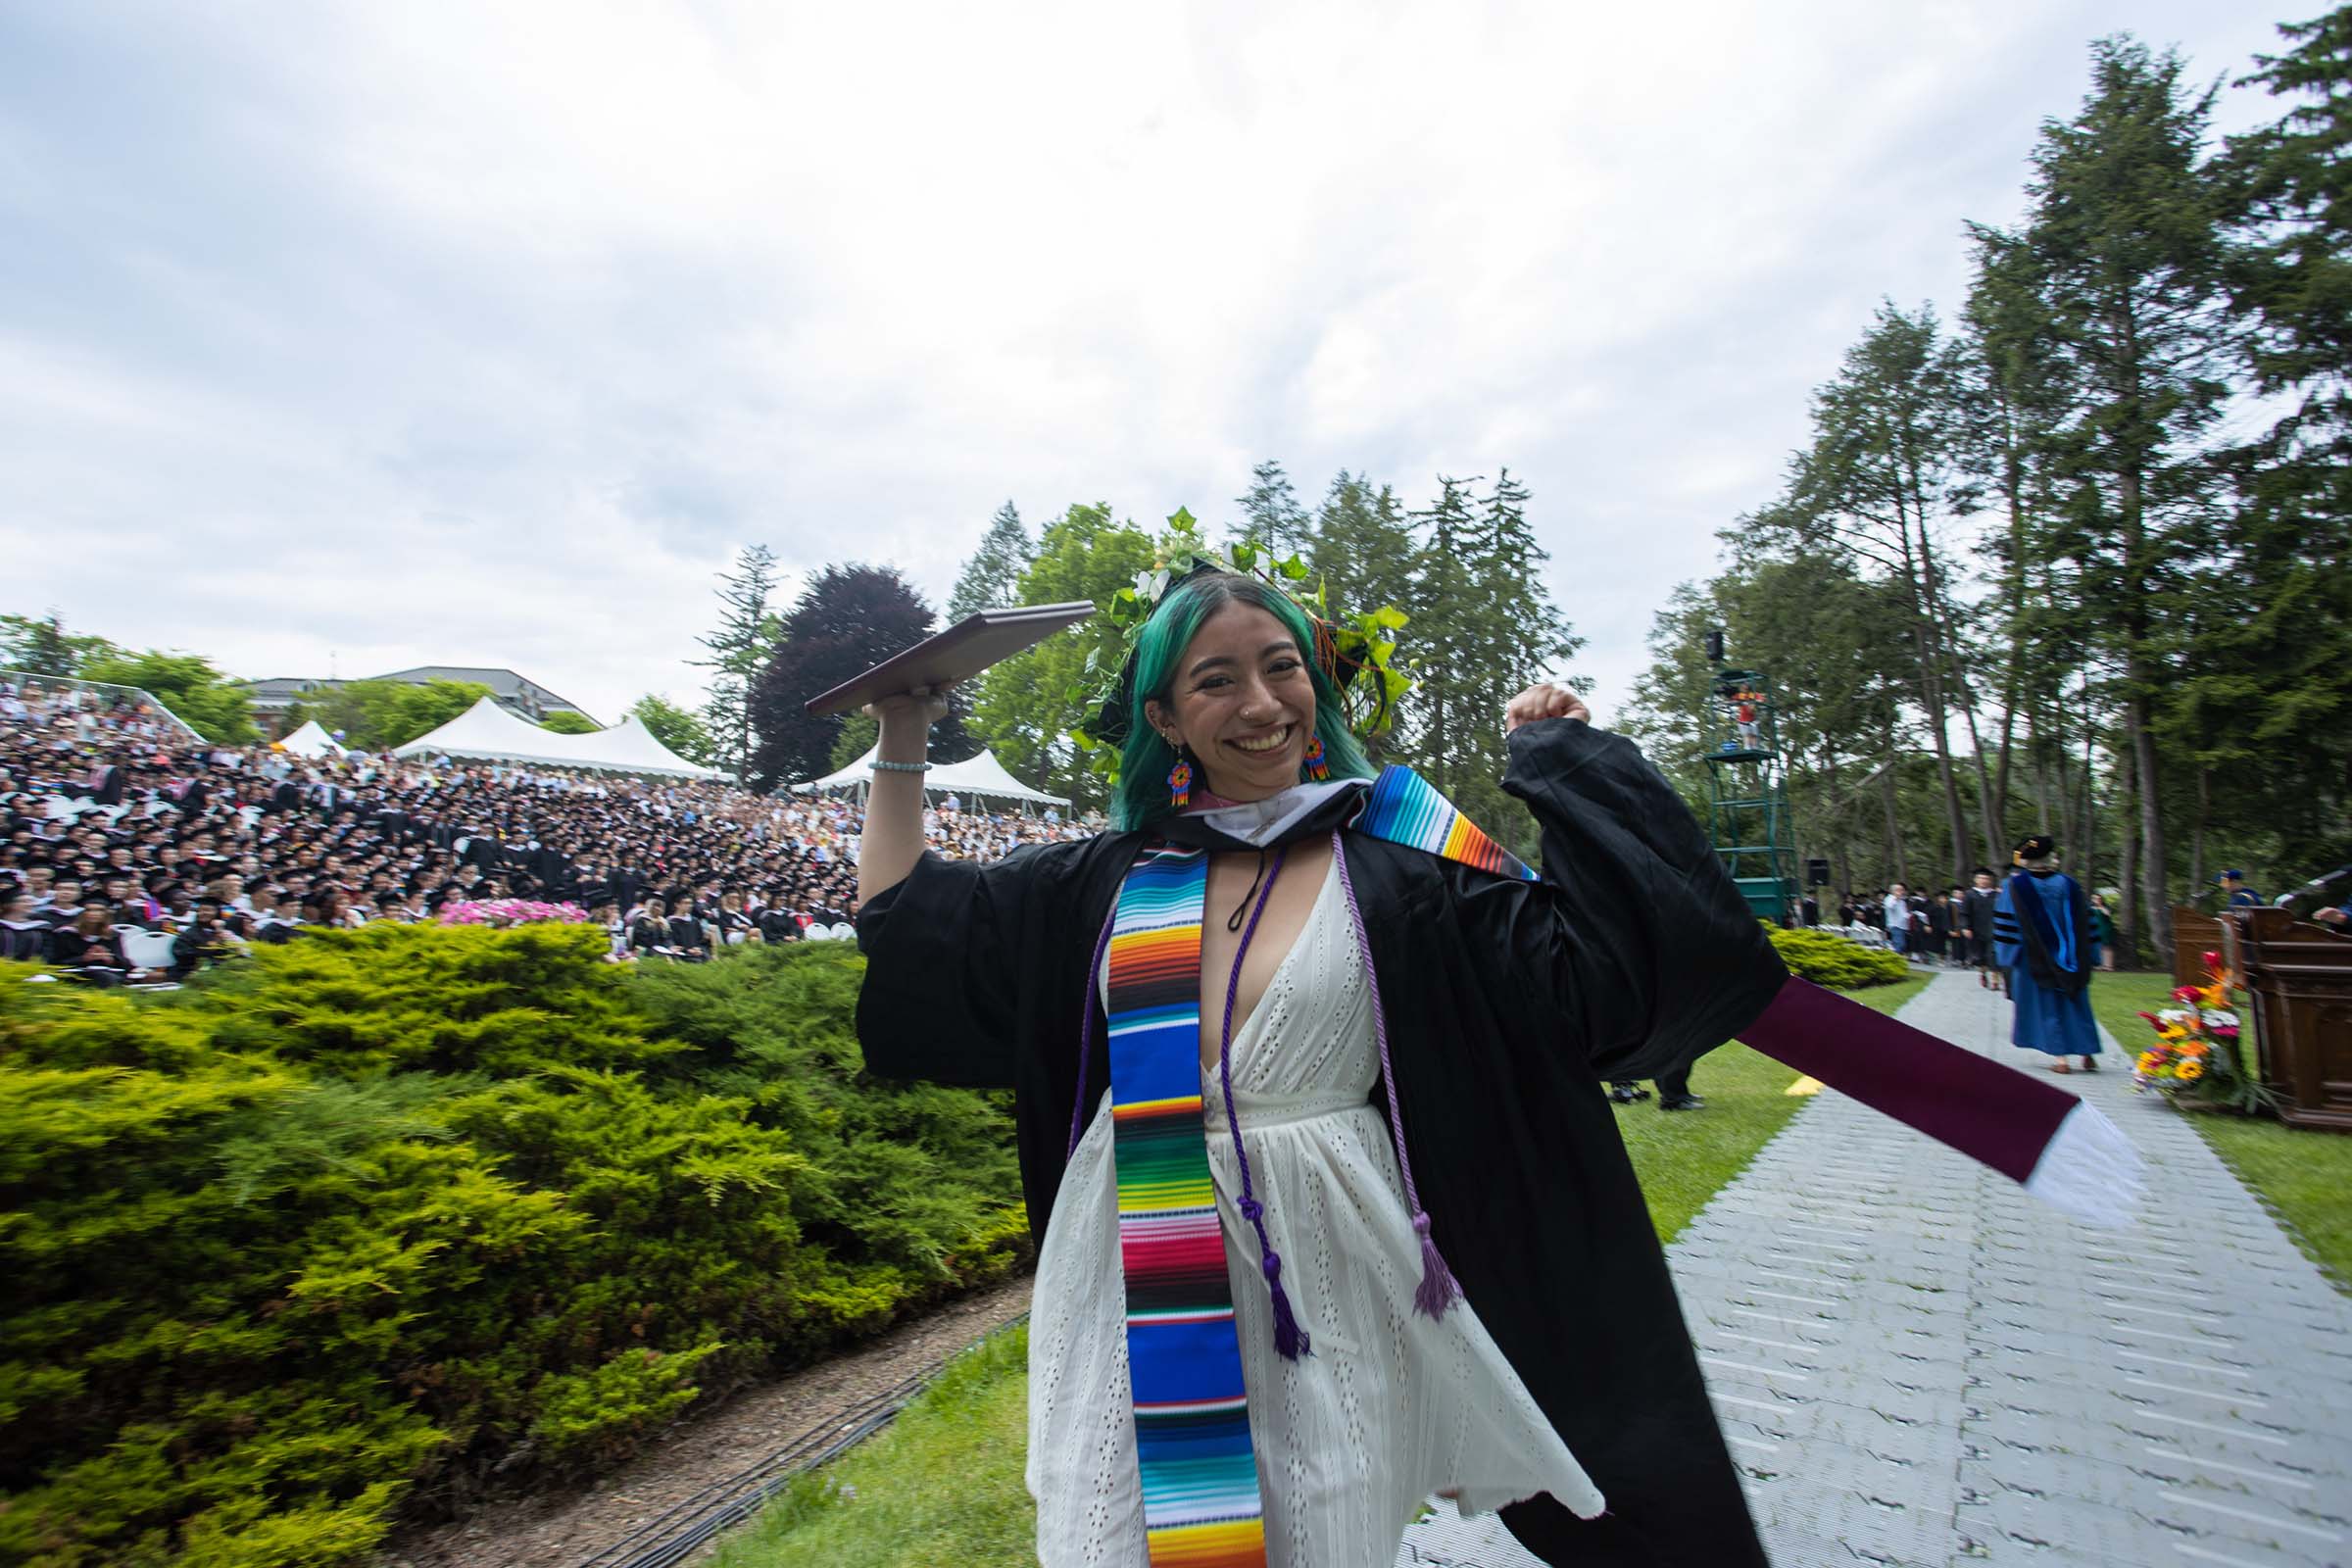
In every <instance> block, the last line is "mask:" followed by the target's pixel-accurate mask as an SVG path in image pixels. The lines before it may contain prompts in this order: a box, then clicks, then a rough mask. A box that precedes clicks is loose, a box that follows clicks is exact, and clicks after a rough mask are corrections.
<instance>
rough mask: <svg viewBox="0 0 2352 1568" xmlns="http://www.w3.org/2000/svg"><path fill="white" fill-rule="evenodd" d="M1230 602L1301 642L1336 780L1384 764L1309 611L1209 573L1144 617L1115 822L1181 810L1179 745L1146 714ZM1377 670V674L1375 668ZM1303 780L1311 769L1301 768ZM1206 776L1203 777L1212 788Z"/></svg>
mask: <svg viewBox="0 0 2352 1568" xmlns="http://www.w3.org/2000/svg"><path fill="white" fill-rule="evenodd" d="M1227 605H1249V606H1250V607H1252V608H1254V609H1257V610H1262V611H1264V612H1265V613H1267V614H1269V615H1272V616H1273V617H1274V618H1275V619H1276V620H1279V621H1281V622H1282V629H1283V630H1285V631H1287V632H1289V633H1290V634H1291V640H1292V641H1293V642H1296V643H1297V644H1298V645H1299V658H1300V659H1301V660H1303V661H1304V662H1305V663H1306V671H1307V678H1308V679H1309V680H1310V681H1312V682H1313V683H1314V688H1315V719H1314V732H1315V733H1316V734H1317V735H1319V736H1321V737H1322V739H1323V762H1324V765H1325V766H1326V767H1328V768H1330V769H1331V776H1332V777H1333V778H1370V777H1372V776H1373V774H1374V773H1376V772H1378V771H1379V770H1378V769H1377V768H1375V767H1374V766H1373V765H1372V762H1371V760H1370V759H1369V758H1367V757H1365V756H1364V748H1363V746H1362V744H1361V743H1360V742H1358V741H1357V740H1356V738H1355V735H1354V733H1353V732H1352V731H1350V730H1349V729H1348V718H1347V713H1346V711H1345V710H1343V709H1342V708H1341V706H1340V691H1339V688H1338V687H1337V686H1334V685H1333V684H1332V680H1331V674H1330V672H1329V671H1328V670H1326V669H1325V668H1324V667H1323V663H1322V661H1320V660H1318V659H1317V658H1316V657H1315V641H1316V639H1315V629H1314V627H1313V626H1312V625H1310V624H1308V622H1307V618H1306V612H1305V611H1303V610H1300V609H1299V606H1298V603H1297V602H1296V601H1294V600H1293V599H1292V598H1291V597H1290V596H1289V595H1288V594H1285V593H1282V592H1280V591H1279V590H1277V589H1273V588H1269V587H1267V586H1266V585H1265V584H1264V583H1262V582H1259V581H1258V580H1257V579H1256V578H1255V577H1249V576H1244V575H1241V574H1240V573H1237V572H1226V571H1204V572H1201V573H1200V574H1199V575H1197V576H1193V577H1188V578H1186V579H1185V580H1184V581H1182V582H1180V583H1178V584H1177V585H1176V586H1175V587H1173V588H1170V589H1169V590H1168V592H1167V595H1166V597H1164V598H1162V599H1161V600H1160V602H1159V605H1158V607H1157V608H1156V609H1154V610H1153V611H1152V618H1151V619H1149V620H1147V621H1145V622H1144V627H1143V630H1142V631H1141V632H1140V633H1138V634H1137V636H1136V642H1135V686H1134V693H1135V695H1134V699H1133V704H1132V707H1131V709H1130V715H1131V716H1130V720H1129V725H1128V731H1127V740H1126V743H1125V744H1124V745H1123V746H1122V747H1121V748H1120V750H1119V783H1118V788H1117V790H1116V791H1115V792H1114V793H1113V794H1112V796H1111V799H1110V820H1111V825H1112V826H1114V827H1118V828H1122V829H1127V828H1143V827H1150V826H1151V825H1152V823H1154V822H1156V821H1158V820H1159V819H1160V818H1162V817H1165V816H1173V815H1175V814H1176V808H1175V807H1173V806H1171V805H1170V804H1169V803H1168V770H1169V769H1170V768H1172V767H1174V766H1175V765H1176V750H1175V748H1174V747H1172V746H1170V745H1169V744H1168V743H1167V742H1166V741H1165V740H1163V739H1161V738H1160V733H1159V731H1158V730H1156V729H1153V728H1152V726H1151V724H1150V723H1149V722H1147V721H1146V720H1145V718H1144V704H1145V703H1147V702H1160V703H1165V702H1167V701H1168V696H1169V693H1170V692H1171V691H1172V690H1173V689H1174V687H1175V684H1176V666H1177V665H1178V664H1179V663H1180V662H1182V661H1183V659H1184V651H1185V650H1186V649H1187V648H1190V647H1191V646H1192V645H1193V638H1194V637H1195V636H1197V635H1198V634H1199V633H1200V630H1201V623H1202V622H1203V621H1205V620H1207V619H1208V617H1209V616H1211V615H1213V614H1215V613H1217V612H1218V611H1220V610H1222V609H1224V608H1225V607H1226V606H1227ZM1375 673H1377V672H1375ZM1305 777H1306V769H1305V768H1304V766H1301V767H1300V768H1299V778H1300V779H1301V780H1303V779H1304V778H1305ZM1207 782H1208V781H1207V780H1206V779H1196V780H1195V784H1196V786H1197V787H1205V786H1206V784H1207Z"/></svg>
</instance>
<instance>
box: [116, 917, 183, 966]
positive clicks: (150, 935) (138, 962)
mask: <svg viewBox="0 0 2352 1568" xmlns="http://www.w3.org/2000/svg"><path fill="white" fill-rule="evenodd" d="M116 930H117V932H118V933H119V934H120V935H121V936H122V938H123V957H125V958H127V959H129V960H130V966H131V967H132V968H133V969H169V968H171V967H172V934H171V933H170V932H168V931H146V930H140V929H138V928H136V927H123V926H118V927H116Z"/></svg>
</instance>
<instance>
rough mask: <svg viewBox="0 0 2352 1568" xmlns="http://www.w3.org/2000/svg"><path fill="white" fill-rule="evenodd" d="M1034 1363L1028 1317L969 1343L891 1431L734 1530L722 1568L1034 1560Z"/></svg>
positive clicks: (994, 1565)
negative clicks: (1025, 1472) (1029, 1473)
mask: <svg viewBox="0 0 2352 1568" xmlns="http://www.w3.org/2000/svg"><path fill="white" fill-rule="evenodd" d="M1028 1365H1029V1329H1028V1325H1026V1324H1021V1325H1019V1326H1017V1327H1014V1328H1011V1329H1008V1330H1006V1331H1005V1332H1004V1333H1002V1334H999V1335H996V1336H995V1337H993V1338H991V1339H989V1340H985V1341H983V1342H982V1343H981V1344H980V1345H978V1346H976V1347H974V1348H972V1349H970V1350H967V1351H965V1352H964V1353H963V1354H962V1355H961V1356H959V1357H957V1358H956V1360H955V1361H953V1362H951V1363H950V1364H949V1366H948V1368H947V1370H946V1371H945V1372H943V1373H941V1374H940V1377H939V1379H938V1381H937V1382H935V1383H933V1384H932V1385H931V1387H930V1388H929V1389H928V1390H927V1391H925V1393H924V1395H923V1397H921V1398H919V1399H917V1400H916V1401H915V1402H914V1403H912V1404H910V1405H908V1406H907V1408H906V1409H905V1410H904V1411H902V1412H901V1413H900V1415H899V1418H898V1419H897V1420H896V1421H894V1422H892V1423H891V1424H890V1426H889V1427H887V1428H886V1429H884V1430H883V1431H882V1433H881V1434H879V1435H878V1436H876V1437H874V1438H873V1439H871V1440H869V1441H868V1442H866V1443H863V1444H860V1445H859V1446H857V1447H855V1448H853V1449H851V1450H850V1451H849V1452H848V1453H846V1454H844V1455H842V1456H841V1457H840V1458H839V1459H836V1460H835V1461H833V1463H831V1464H829V1465H827V1466H826V1467H825V1468H824V1469H823V1470H822V1471H820V1472H818V1473H817V1474H815V1475H807V1476H802V1477H800V1478H799V1479H798V1480H796V1481H795V1482H793V1484H792V1486H791V1487H790V1488H788V1489H787V1490H786V1491H785V1492H784V1494H783V1495H780V1496H778V1497H777V1498H776V1499H775V1500H774V1501H773V1502H771V1503H769V1504H768V1505H767V1507H766V1509H765V1510H764V1511H762V1512H761V1513H760V1514H758V1515H757V1516H755V1517H754V1518H753V1520H752V1521H751V1522H750V1523H749V1524H747V1525H745V1526H744V1527H743V1528H742V1529H740V1530H738V1531H736V1532H735V1533H734V1534H732V1535H730V1536H728V1537H726V1538H725V1544H723V1545H722V1546H720V1547H719V1549H718V1551H717V1552H716V1553H714V1554H713V1556H712V1557H711V1559H710V1561H711V1568H800V1565H801V1564H804V1563H807V1564H816V1563H822V1564H824V1565H825V1568H935V1565H937V1564H941V1563H954V1564H956V1565H957V1568H1023V1565H1024V1564H1034V1563H1035V1562H1036V1561H1037V1509H1036V1507H1035V1505H1033V1504H1032V1503H1031V1502H1030V1500H1029V1492H1028V1489H1027V1488H1026V1487H1024V1486H1023V1485H1022V1482H1021V1466H1022V1465H1023V1463H1024V1462H1025V1461H1026V1458H1027V1449H1028V1446H1029V1434H1028V1403H1029V1388H1028V1378H1027V1372H1028Z"/></svg>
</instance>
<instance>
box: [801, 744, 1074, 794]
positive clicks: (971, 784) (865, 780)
mask: <svg viewBox="0 0 2352 1568" xmlns="http://www.w3.org/2000/svg"><path fill="white" fill-rule="evenodd" d="M881 749H882V748H881V746H880V745H879V744H877V745H876V746H875V747H874V748H873V750H871V751H869V752H867V753H866V754H865V755H864V756H863V757H860V758H859V759H858V760H856V761H855V762H852V763H851V764H850V765H849V766H847V767H845V768H843V769H842V770H841V771H840V772H838V773H828V774H826V775H825V776H824V777H823V778H817V779H810V780H809V782H808V783H806V784H795V785H794V786H793V788H794V789H796V790H798V791H800V792H801V793H802V794H804V795H814V794H818V793H820V792H822V791H826V790H856V791H859V792H860V793H862V792H863V790H864V789H865V787H866V786H867V785H868V784H870V783H872V782H873V777H874V775H873V772H872V769H871V768H870V766H869V765H868V764H870V763H871V762H872V761H873V760H874V757H875V754H876V753H878V752H880V751H881ZM923 793H924V795H926V796H928V797H930V798H932V799H934V800H936V799H938V798H939V797H941V796H946V795H955V796H958V797H961V796H966V795H977V796H982V797H985V798H987V799H989V800H998V801H1021V802H1024V803H1026V804H1028V805H1031V806H1067V805H1069V804H1070V802H1069V797H1067V796H1064V795H1048V794H1046V793H1045V792H1044V791H1043V790H1033V789H1031V788H1030V787H1029V786H1028V785H1026V784H1024V783H1022V782H1021V781H1020V780H1019V779H1016V778H1014V777H1013V776H1012V775H1011V774H1010V773H1007V772H1005V764H1004V763H1003V762H1000V761H998V760H997V759H996V754H995V753H993V752H987V751H983V752H982V753H981V754H980V755H979V756H977V757H970V758H966V759H964V760H962V761H960V762H933V763H932V764H931V771H930V772H928V773H925V774H924V775H923Z"/></svg>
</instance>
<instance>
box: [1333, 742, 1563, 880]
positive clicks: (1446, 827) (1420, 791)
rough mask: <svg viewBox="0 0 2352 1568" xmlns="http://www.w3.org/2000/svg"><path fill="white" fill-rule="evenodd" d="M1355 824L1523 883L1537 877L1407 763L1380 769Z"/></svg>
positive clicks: (1360, 829)
mask: <svg viewBox="0 0 2352 1568" xmlns="http://www.w3.org/2000/svg"><path fill="white" fill-rule="evenodd" d="M1354 826H1355V829H1356V831H1357V832H1359V833H1369V834H1371V835H1372V836H1373V837H1374V838H1377V839H1387V840H1388V841H1389V842H1390V843H1392V844H1402V845H1404V846H1406V847H1407V848H1409V849H1415V850H1425V851H1427V852H1428V853H1429V854H1431V855H1435V856H1437V857H1439V858H1442V859H1447V860H1459V861H1461V862H1462V863H1463V864H1464V865H1474V866H1476V867H1478V868H1479V869H1480V870H1481V871H1492V872H1494V873H1495V875H1497V876H1509V877H1517V878H1518V879H1519V880H1520V881H1522V882H1534V881H1537V880H1538V878H1537V876H1536V873H1535V872H1533V871H1531V870H1529V869H1528V868H1527V867H1526V866H1525V865H1524V864H1522V863H1521V862H1520V860H1519V858H1518V857H1517V856H1515V855H1513V854H1512V853H1511V852H1510V851H1508V850H1506V849H1504V848H1503V847H1502V846H1501V845H1499V844H1497V843H1495V841H1494V840H1493V839H1491V838H1489V837H1487V835H1486V833H1485V831H1484V830H1483V829H1481V828H1480V827H1479V825H1478V824H1477V823H1476V822H1473V821H1471V820H1470V819H1469V818H1468V817H1466V816H1464V815H1463V814H1462V813H1461V811H1460V809H1457V808H1456V807H1455V806H1454V804H1453V803H1452V802H1451V801H1449V800H1447V799H1446V797H1445V796H1443V795H1440V794H1439V793H1438V792H1437V789H1436V788H1435V787H1434V786H1433V785H1431V783H1430V782H1429V781H1428V780H1427V779H1425V778H1423V777H1422V776H1421V775H1420V774H1418V773H1416V772H1414V771H1413V770H1412V769H1411V768H1409V767H1386V768H1383V769H1381V773H1380V777H1379V778H1378V779H1376V780H1374V781H1373V784H1372V793H1371V795H1370V796H1369V797H1367V798H1366V800H1365V801H1364V809H1363V810H1362V811H1361V812H1360V813H1359V814H1358V815H1357V816H1356V819H1355V823H1354Z"/></svg>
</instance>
